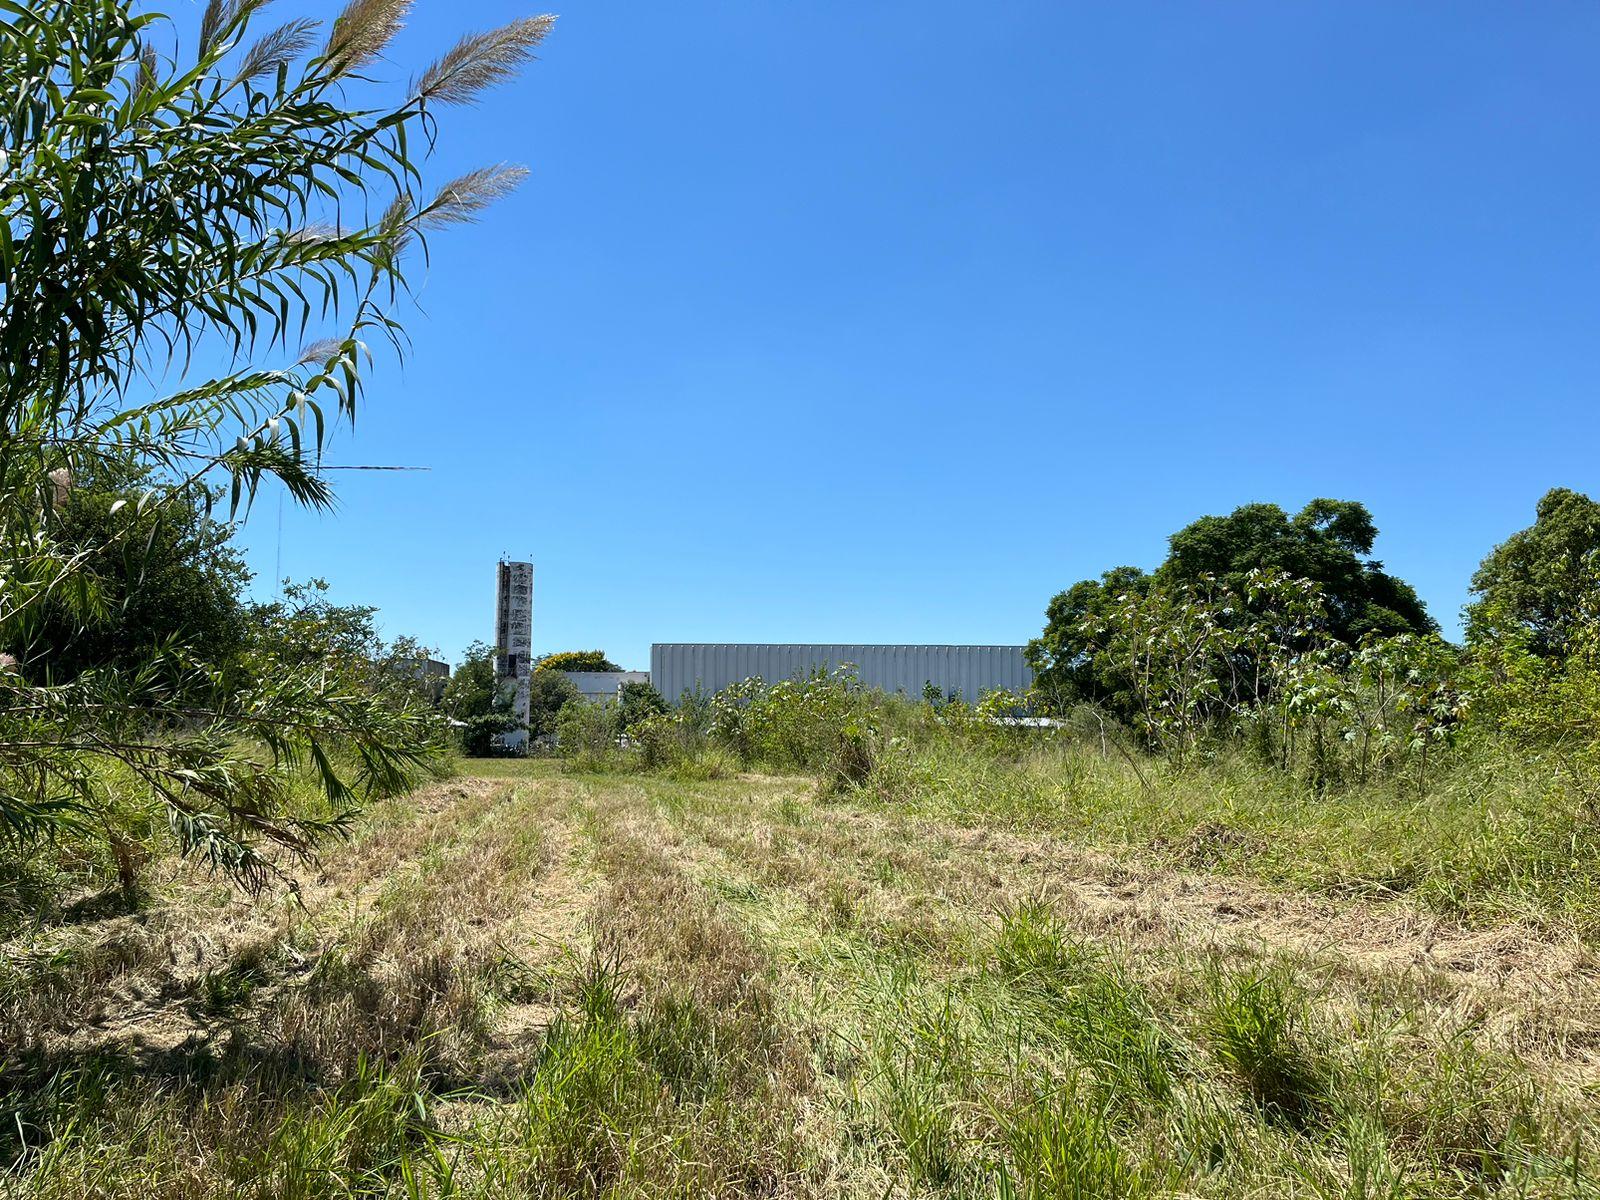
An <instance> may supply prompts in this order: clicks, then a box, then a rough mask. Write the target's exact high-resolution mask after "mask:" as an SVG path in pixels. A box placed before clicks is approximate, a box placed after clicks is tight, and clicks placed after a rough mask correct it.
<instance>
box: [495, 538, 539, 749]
mask: <svg viewBox="0 0 1600 1200" xmlns="http://www.w3.org/2000/svg"><path fill="white" fill-rule="evenodd" d="M494 644H495V657H494V676H495V683H496V684H497V686H498V687H499V689H500V695H501V697H502V698H503V699H505V700H509V701H510V706H511V714H512V716H514V717H515V718H516V720H517V724H518V725H519V726H520V728H518V729H514V730H512V731H511V732H510V733H507V734H505V735H504V737H503V738H502V741H503V742H504V744H505V747H506V749H508V750H521V749H523V748H525V747H526V746H527V744H528V708H529V685H530V683H531V681H532V676H533V564H532V563H525V562H502V563H500V564H499V566H498V568H497V570H496V573H495V603H494Z"/></svg>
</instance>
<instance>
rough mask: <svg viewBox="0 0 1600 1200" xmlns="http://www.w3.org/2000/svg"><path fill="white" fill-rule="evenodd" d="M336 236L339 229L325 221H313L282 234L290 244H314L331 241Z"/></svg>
mask: <svg viewBox="0 0 1600 1200" xmlns="http://www.w3.org/2000/svg"><path fill="white" fill-rule="evenodd" d="M338 236H339V230H338V229H337V228H336V227H334V226H333V225H330V224H328V223H327V222H326V221H313V222H312V223H311V224H310V225H302V226H301V227H300V228H299V229H291V230H289V231H288V232H286V233H285V234H284V235H283V240H284V241H286V242H288V243H289V244H290V245H292V246H316V245H320V244H321V243H323V242H331V241H332V240H333V239H334V238H336V237H338Z"/></svg>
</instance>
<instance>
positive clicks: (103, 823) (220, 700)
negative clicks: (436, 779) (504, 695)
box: [0, 0, 550, 886]
mask: <svg viewBox="0 0 1600 1200" xmlns="http://www.w3.org/2000/svg"><path fill="white" fill-rule="evenodd" d="M262 7H263V4H262V2H261V0H211V3H209V4H208V5H207V7H206V9H205V11H204V14H203V17H202V20H201V27H200V31H199V38H198V45H197V50H196V52H194V53H193V55H192V56H191V55H190V54H189V53H188V52H184V53H183V55H182V57H181V58H180V57H179V54H180V49H179V48H180V45H181V40H180V39H179V38H178V37H177V35H176V32H175V31H174V29H173V28H172V26H170V24H168V23H167V22H166V21H165V19H164V18H162V17H160V16H158V15H156V14H153V13H148V12H144V11H141V10H140V9H139V7H138V6H136V5H135V4H133V3H132V2H131V0H70V2H69V0H46V2H45V3H40V4H31V5H17V4H7V5H4V6H0V95H3V96H4V99H3V100H0V147H3V148H4V164H3V166H0V214H3V215H0V651H3V654H4V657H3V659H0V662H3V663H4V664H5V666H4V669H3V670H0V838H4V839H5V840H6V841H8V842H10V843H12V844H13V846H15V845H17V844H25V845H26V844H37V843H38V842H39V841H40V840H41V839H47V838H49V837H50V836H51V835H52V834H55V833H58V832H60V831H61V830H62V829H63V828H65V827H67V826H69V825H71V826H73V827H74V828H75V829H76V830H77V831H78V833H79V834H80V835H81V836H91V837H92V836H94V835H95V834H96V833H97V832H98V831H102V830H106V829H108V827H110V826H112V825H114V824H115V823H116V822H115V820H114V816H113V815H114V814H115V813H116V812H117V811H118V810H121V809H123V808H126V807H128V806H133V807H135V808H139V807H142V806H145V805H153V806H154V807H155V808H156V809H158V810H160V811H163V812H164V813H165V816H166V819H167V821H168V823H169V825H170V828H171V831H172V833H173V834H174V835H175V836H176V838H177V840H178V842H179V844H180V845H181V846H182V847H183V848H184V849H185V850H186V851H189V852H193V853H198V854H201V855H204V856H205V857H207V858H208V859H210V861H212V862H213V863H215V864H216V865H218V866H219V867H221V868H223V869H225V870H226V871H228V872H230V873H232V874H233V875H235V876H236V877H237V878H239V879H240V880H242V881H243V882H244V883H245V884H247V885H250V886H259V885H260V884H261V883H262V882H263V881H264V880H265V879H266V877H267V876H268V874H269V873H271V872H272V871H274V870H276V869H277V868H276V865H275V857H274V855H272V854H270V853H263V852H262V847H263V846H267V845H270V846H272V847H274V848H275V849H276V850H277V851H280V852H284V853H287V854H288V855H290V856H296V855H304V854H306V853H308V852H309V850H310V849H311V847H312V845H313V844H314V842H315V841H316V839H317V838H318V837H319V836H320V835H321V834H323V833H325V832H327V831H329V830H331V829H336V828H339V827H340V826H341V825H342V824H343V823H344V822H345V820H346V819H347V815H348V811H349V808H350V806H351V804H352V803H353V802H354V801H356V800H358V799H360V798H363V797H366V796H369V795H373V794H379V793H382V792H385V791H391V790H394V789H396V788H399V787H401V786H404V785H405V784H406V783H407V782H409V781H410V780H412V779H414V778H415V777H416V773H417V768H418V767H419V766H420V765H421V764H422V763H423V761H424V759H425V758H426V757H427V756H428V755H429V754H430V751H431V747H432V744H433V739H432V733H431V730H430V729H429V727H428V723H427V722H426V721H425V720H424V715H423V714H422V713H421V712H420V711H419V710H418V709H417V708H416V707H414V706H412V705H410V704H405V703H402V704H399V705H396V704H394V703H391V702H390V700H391V699H392V697H391V696H390V694H389V692H388V690H387V689H385V688H383V687H378V688H373V687H371V686H368V684H367V683H366V682H364V681H362V680H359V679H355V678H352V675H351V673H350V672H348V671H344V670H339V669H327V668H325V667H324V666H323V665H322V664H320V663H309V662H305V661H294V660H293V658H292V656H285V655H278V656H276V657H272V656H270V655H269V656H266V657H262V656H257V657H256V659H255V660H254V661H249V662H244V663H241V662H239V661H237V660H236V659H234V658H232V657H231V656H230V655H229V654H227V653H226V651H227V650H229V649H231V647H219V646H217V645H216V644H214V643H212V642H209V641H208V640H207V636H208V634H210V633H212V632H214V630H213V629H212V628H208V627H202V626H197V625H194V624H193V623H190V624H189V625H187V626H186V625H185V624H184V622H182V621H180V620H176V619H174V620H173V621H171V622H170V623H169V624H168V625H167V627H166V628H164V629H162V630H158V631H151V635H150V637H149V638H148V639H141V642H136V643H133V644H130V643H129V642H128V641H127V639H122V640H120V641H118V640H117V639H110V640H107V639H105V638H103V637H102V638H101V639H100V641H99V643H97V642H96V641H95V636H96V633H97V631H103V630H105V628H106V627H107V619H108V617H110V616H112V615H113V614H114V612H115V606H117V605H119V604H123V603H124V601H125V600H126V597H124V596H121V595H119V593H118V590H117V588H116V587H115V586H113V584H114V583H115V580H114V579H113V578H112V575H113V574H120V575H121V576H123V577H126V576H127V575H128V574H129V571H128V570H126V569H125V568H126V560H127V558H128V556H129V554H130V553H131V554H133V555H135V556H139V555H143V556H144V562H143V564H142V568H143V569H145V570H146V571H147V573H148V572H149V571H155V570H163V569H166V567H165V564H164V563H163V557H164V556H165V557H167V558H170V554H169V553H168V551H169V550H170V549H171V547H170V546H169V543H168V542H166V541H164V540H163V539H162V536H161V531H162V530H163V529H170V528H171V527H172V522H171V521H170V520H169V517H170V516H171V515H172V514H192V513H194V512H195V511H196V510H197V509H199V508H205V507H207V506H208V505H209V503H210V500H211V497H212V494H213V489H214V488H218V487H220V489H221V491H222V493H223V495H224V496H226V498H227V501H228V504H229V511H230V513H237V512H239V511H241V510H242V508H243V507H244V506H246V505H247V504H248V503H249V501H250V500H251V499H252V498H253V497H254V496H255V495H256V493H257V490H258V488H259V487H260V486H261V484H262V482H263V481H265V480H276V481H277V482H278V483H279V484H281V485H282V486H283V487H284V488H285V489H286V490H287V491H288V493H289V494H290V495H291V496H292V497H293V498H294V499H295V500H296V501H297V502H300V503H303V504H309V505H313V506H326V505H327V504H328V503H329V501H330V493H329V490H328V487H327V484H326V482H325V479H324V477H323V476H322V475H321V474H320V473H319V467H320V456H321V453H322V450H323V448H324V446H325V444H326V438H327V434H328V429H329V425H330V423H331V422H332V421H334V420H337V419H340V418H344V419H353V418H354V414H355V411H356V407H357V403H358V395H359V391H360V387H361V375H360V366H361V364H362V362H363V360H364V359H368V358H370V351H369V349H368V346H367V340H368V339H371V338H374V337H376V338H381V339H385V340H387V341H390V342H392V343H393V344H394V345H395V346H396V347H399V346H400V345H401V339H402V336H403V331H402V329H401V326H400V325H399V323H398V321H397V320H396V318H395V316H394V315H393V310H394V307H395V301H396V300H397V299H398V298H399V296H400V295H401V294H402V293H403V292H404V290H405V286H406V283H405V274H404V264H405V262H406V258H407V256H406V250H407V248H408V246H409V245H410V244H411V243H414V242H416V241H418V240H419V239H421V238H422V237H423V236H424V235H425V234H426V233H427V232H428V231H430V230H436V229H439V228H443V227H446V226H449V225H452V224H456V223H460V222H463V221H468V220H472V219H474V218H475V217H476V216H477V214H478V213H479V212H480V211H481V210H482V209H483V208H484V207H485V205H487V204H488V203H489V202H490V201H492V200H493V199H495V198H496V197H497V196H500V195H502V194H504V193H505V192H506V191H507V190H509V188H510V187H511V186H512V185H514V183H515V182H516V181H517V179H518V178H519V172H517V171H515V170H511V169H508V168H492V169H488V170H481V171H475V172H472V173H469V174H468V175H465V176H463V177H461V178H459V179H456V180H454V181H452V182H449V183H446V184H444V185H443V186H442V187H439V188H438V189H437V190H435V191H433V192H432V193H431V195H428V194H425V193H423V191H422V188H423V181H422V173H421V165H422V163H423V162H424V160H425V158H426V156H427V152H428V150H429V148H430V147H431V144H432V140H433V138H434V136H435V134H436V128H437V126H436V118H437V112H438V109H439V108H440V107H441V106H445V105H451V104H464V103H469V102H471V101H472V100H473V98H474V97H475V96H477V95H478V94H479V93H481V91H482V90H483V89H484V88H485V87H488V86H490V85H492V84H494V83H497V82H499V81H501V80H503V79H504V78H506V77H507V76H508V75H510V74H511V73H512V72H513V71H514V70H515V69H516V68H517V67H518V66H519V65H520V64H521V63H523V62H524V61H526V59H527V58H528V57H529V55H530V53H531V51H532V49H533V47H534V46H535V45H536V44H537V43H538V42H539V41H540V39H542V37H543V36H544V34H545V32H546V31H547V29H548V27H549V24H550V19H549V18H532V19H527V20H522V21H517V22H513V23H512V24H511V25H509V26H506V27H504V28H502V29H499V30H495V31H492V32H490V33H485V34H476V35H472V36H470V37H467V38H465V39H464V40H463V41H462V42H460V43H459V44H458V45H457V46H456V47H454V48H453V49H451V50H449V51H448V52H446V53H445V54H444V55H443V56H442V57H440V58H439V59H438V60H437V61H436V62H435V63H434V64H433V65H432V66H430V67H428V68H427V70H425V71H424V72H423V73H422V74H421V75H420V76H418V77H417V79H416V80H415V82H414V83H413V84H412V85H411V86H410V87H408V88H407V89H405V90H404V91H403V92H402V93H401V94H400V95H399V96H398V98H396V97H388V98H386V97H384V96H383V95H382V93H381V90H380V89H378V88H376V87H374V85H373V83H372V81H371V80H370V79H369V78H368V73H369V72H370V70H371V69H372V68H373V66H374V65H375V64H376V63H378V62H380V61H381V60H382V55H383V53H384V50H385V48H386V47H387V45H388V44H389V42H390V40H391V39H392V38H393V36H394V34H395V33H396V31H397V30H398V29H399V28H400V25H401V23H402V20H403V18H404V15H405V13H406V10H407V8H408V0H352V2H351V3H350V4H349V5H348V6H347V7H346V8H345V9H344V11H343V12H342V13H341V14H340V15H339V16H338V18H337V19H336V20H335V21H334V22H333V24H332V25H331V26H330V27H329V28H327V29H322V28H320V27H319V25H318V23H317V22H315V21H311V20H304V19H298V20H290V21H288V22H286V23H284V24H280V25H278V26H276V27H274V28H271V29H268V30H266V31H265V32H262V33H260V34H259V36H256V30H255V19H256V18H257V17H258V16H259V13H260V10H261V9H262ZM313 323H316V324H317V325H318V326H321V327H323V329H324V330H326V336H322V337H317V338H315V339H314V340H311V341H310V342H308V343H307V344H306V345H305V346H304V347H303V348H302V349H298V350H296V349H294V348H292V343H298V342H299V341H300V340H301V339H302V338H304V337H306V336H307V335H308V334H309V333H312V332H314V331H313V330H312V328H311V327H312V325H313ZM258 358H259V359H260V360H261V362H260V363H259V364H258V363H257V362H256V361H252V360H256V359H258ZM219 359H228V360H231V363H230V369H229V371H228V373H226V374H222V375H216V376H208V375H207V374H206V373H205V372H204V370H203V369H201V368H200V366H199V365H198V364H203V363H209V362H215V361H218V360H219ZM174 377H175V378H176V379H177V380H178V385H177V390H175V391H173V392H171V393H169V394H165V395H160V394H155V395H152V394H151V393H152V391H153V388H154V386H156V384H154V383H153V382H152V381H160V380H162V379H165V378H174ZM119 471H120V472H123V473H124V475H128V474H131V476H132V477H134V478H137V479H138V480H140V481H141V482H142V483H143V485H144V486H143V490H142V491H141V492H140V493H139V494H138V495H137V496H134V497H131V498H129V497H119V498H118V499H117V500H116V501H114V502H112V503H111V504H109V505H107V506H106V507H105V509H104V511H101V510H100V509H99V508H98V507H95V506H93V505H91V504H90V503H89V499H90V496H89V492H88V491H87V490H86V489H90V488H91V487H92V486H93V485H94V483H95V481H96V480H99V479H101V478H104V477H106V476H107V475H116V474H117V473H118V472H119ZM180 523H181V522H180ZM138 539H142V541H140V540H138ZM191 590H192V589H191ZM141 643H142V644H141ZM347 767H348V768H351V769H347ZM306 776H309V777H310V778H312V779H314V780H316V781H317V782H318V783H319V784H320V786H321V789H322V791H323V793H324V798H325V805H324V806H323V808H324V811H323V812H321V813H314V812H313V813H307V812H306V811H305V810H303V809H299V808H296V807H295V806H293V805H292V804H291V803H290V799H291V792H292V788H293V781H294V780H295V779H297V778H301V777H306ZM108 836H113V835H109V834H108Z"/></svg>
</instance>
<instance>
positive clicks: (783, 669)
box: [650, 642, 1033, 703]
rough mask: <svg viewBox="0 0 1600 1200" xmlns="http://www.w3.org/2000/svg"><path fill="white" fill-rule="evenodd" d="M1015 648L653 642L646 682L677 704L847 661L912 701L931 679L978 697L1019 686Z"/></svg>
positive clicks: (1024, 673) (1025, 681) (1019, 655)
mask: <svg viewBox="0 0 1600 1200" xmlns="http://www.w3.org/2000/svg"><path fill="white" fill-rule="evenodd" d="M1023 651H1024V648H1023V647H1022V646H873V645H823V644H814V645H812V644H797V643H745V644H738V643H709V642H700V643H696V642H665V643H662V642H658V643H657V644H656V645H654V646H651V647H650V682H651V683H653V684H654V685H655V688H656V690H657V691H658V692H660V693H661V694H662V696H664V697H665V698H666V699H667V700H669V701H671V702H673V703H676V702H677V701H678V699H679V697H681V696H682V695H683V693H684V692H686V691H687V692H693V691H701V692H708V693H709V692H718V691H721V690H722V689H723V688H725V687H727V686H728V685H729V684H731V683H739V682H741V681H743V680H746V679H750V678H753V677H755V676H757V675H759V676H760V677H761V678H762V679H764V680H766V681H767V682H768V683H776V682H777V681H778V680H780V679H794V678H799V677H803V676H806V675H810V674H811V673H812V672H814V671H818V670H822V671H832V670H835V669H837V668H839V667H842V666H845V665H847V664H848V665H849V666H852V667H854V668H855V672H856V675H857V676H858V677H859V678H860V680H861V682H862V683H863V684H865V685H866V686H867V687H870V688H877V689H879V690H880V691H884V692H888V693H890V694H891V695H892V694H894V693H896V692H899V693H903V694H904V695H906V696H910V697H912V698H913V699H915V698H917V697H920V696H921V695H922V692H923V689H924V688H925V687H926V686H927V685H928V684H932V685H933V686H934V687H936V688H938V689H939V691H940V692H941V693H942V694H946V695H948V694H949V693H952V692H960V693H961V695H962V696H963V697H965V698H966V699H968V700H977V699H978V698H979V697H980V696H982V695H983V694H984V693H986V692H994V691H1001V690H1004V691H1009V692H1025V691H1027V690H1028V689H1029V688H1030V687H1032V686H1033V670H1032V668H1030V667H1029V666H1028V661H1027V658H1026V656H1025V655H1024V653H1023Z"/></svg>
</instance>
